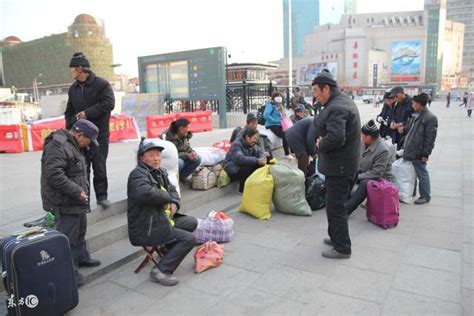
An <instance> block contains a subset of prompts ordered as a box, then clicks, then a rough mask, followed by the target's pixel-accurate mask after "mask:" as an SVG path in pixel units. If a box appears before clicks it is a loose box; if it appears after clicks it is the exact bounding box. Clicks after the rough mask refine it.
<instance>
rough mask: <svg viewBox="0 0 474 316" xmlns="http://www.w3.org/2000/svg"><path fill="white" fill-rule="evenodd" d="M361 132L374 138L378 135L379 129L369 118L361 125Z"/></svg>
mask: <svg viewBox="0 0 474 316" xmlns="http://www.w3.org/2000/svg"><path fill="white" fill-rule="evenodd" d="M362 133H363V134H365V135H370V136H372V137H374V138H377V137H379V129H378V127H377V125H376V124H375V122H374V120H370V121H368V122H367V123H366V124H364V126H362Z"/></svg>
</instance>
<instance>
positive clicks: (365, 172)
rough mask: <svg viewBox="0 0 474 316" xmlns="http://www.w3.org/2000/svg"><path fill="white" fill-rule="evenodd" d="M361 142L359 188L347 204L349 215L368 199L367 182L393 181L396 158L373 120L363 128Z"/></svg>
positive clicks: (357, 179)
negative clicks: (393, 165) (393, 164)
mask: <svg viewBox="0 0 474 316" xmlns="http://www.w3.org/2000/svg"><path fill="white" fill-rule="evenodd" d="M361 140H362V147H361V156H360V163H359V171H358V173H357V178H356V182H357V183H358V184H359V186H358V187H357V190H356V191H354V192H353V193H352V195H351V197H350V198H349V200H348V201H347V202H346V204H345V207H346V211H347V214H349V215H350V214H351V213H352V212H354V211H355V210H356V209H357V207H358V206H359V205H360V204H361V203H362V202H364V200H365V199H366V198H367V182H369V180H378V179H385V180H388V181H393V176H392V163H393V161H394V160H395V156H394V155H393V154H392V153H391V152H390V149H389V148H388V146H387V144H386V143H385V142H384V141H383V140H382V139H381V138H380V136H379V129H378V128H377V125H375V122H374V121H373V120H370V121H369V122H367V124H365V125H364V126H362V135H361Z"/></svg>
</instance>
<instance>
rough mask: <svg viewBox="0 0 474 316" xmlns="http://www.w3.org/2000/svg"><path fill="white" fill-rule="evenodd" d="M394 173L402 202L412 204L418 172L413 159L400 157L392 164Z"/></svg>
mask: <svg viewBox="0 0 474 316" xmlns="http://www.w3.org/2000/svg"><path fill="white" fill-rule="evenodd" d="M392 173H393V176H394V177H395V184H396V185H397V186H398V197H399V199H400V201H401V202H403V203H407V204H410V203H411V202H412V201H413V191H414V190H415V182H416V172H415V167H414V166H413V163H412V162H411V161H407V160H405V159H398V160H397V161H395V162H394V163H393V164H392Z"/></svg>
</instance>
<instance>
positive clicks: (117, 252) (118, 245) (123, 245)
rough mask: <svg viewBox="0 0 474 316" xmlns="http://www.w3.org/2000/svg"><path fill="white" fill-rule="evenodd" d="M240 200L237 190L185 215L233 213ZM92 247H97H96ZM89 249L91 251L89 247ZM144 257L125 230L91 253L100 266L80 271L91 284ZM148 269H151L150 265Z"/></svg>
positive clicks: (202, 215) (201, 216)
mask: <svg viewBox="0 0 474 316" xmlns="http://www.w3.org/2000/svg"><path fill="white" fill-rule="evenodd" d="M240 200H241V195H240V194H238V193H237V190H235V192H233V193H230V194H226V195H224V196H221V197H220V198H218V199H215V200H213V201H211V202H209V203H207V204H203V205H201V206H199V207H194V208H190V209H188V211H187V214H189V215H192V216H195V217H199V218H204V217H205V216H206V215H207V214H208V213H209V212H210V211H211V210H216V211H222V212H229V211H234V210H235V209H237V208H238V205H239V204H240ZM125 215H126V214H125V213H123V214H119V215H117V216H118V217H117V219H114V221H115V220H116V221H117V222H119V218H124V217H123V216H125ZM120 216H122V217H120ZM113 226H114V224H110V228H112V227H113ZM125 229H126V225H125ZM112 231H113V230H112ZM106 234H107V233H106ZM110 234H113V233H110ZM95 238H97V239H100V238H107V237H103V236H102V237H100V236H97V237H94V238H93V239H91V241H93V240H94V239H95ZM94 242H95V241H94ZM94 247H97V245H96V246H94ZM89 249H91V247H90V245H89ZM144 255H145V254H144V252H143V249H142V248H141V247H134V246H132V245H131V244H130V241H129V239H128V235H127V234H126V230H125V237H124V238H123V239H120V240H117V241H115V242H113V243H111V244H109V245H103V247H101V248H98V249H97V250H96V251H91V257H92V258H94V259H98V260H100V261H101V263H102V264H101V265H100V266H98V267H95V268H81V269H80V271H81V273H82V274H83V275H84V276H85V277H86V281H87V282H91V281H92V280H95V279H97V278H99V277H100V276H103V275H104V274H106V273H108V272H110V271H112V270H115V269H117V268H119V267H121V266H123V265H124V264H126V263H128V262H130V261H132V260H134V259H135V258H137V257H142V256H143V257H144ZM149 267H150V268H151V265H150V266H149Z"/></svg>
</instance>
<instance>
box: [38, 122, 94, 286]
mask: <svg viewBox="0 0 474 316" xmlns="http://www.w3.org/2000/svg"><path fill="white" fill-rule="evenodd" d="M98 133H99V130H98V129H97V127H96V126H95V125H94V124H93V123H91V122H90V121H87V120H83V119H81V120H78V121H77V122H76V123H74V125H73V126H72V129H71V130H69V131H68V130H64V129H60V130H57V131H55V132H53V133H51V134H50V135H49V136H48V137H47V138H46V139H45V141H44V149H43V156H42V157H41V199H42V201H43V209H44V210H45V211H48V212H51V213H53V214H54V215H55V220H56V223H55V224H56V229H57V230H58V231H60V232H61V233H63V234H65V235H66V236H67V238H68V239H69V243H70V245H71V254H72V257H73V261H74V265H75V267H76V280H77V284H78V286H81V285H83V284H84V277H83V276H82V274H80V273H79V272H78V271H77V268H78V267H81V266H84V267H95V266H98V265H100V261H98V260H93V259H91V258H90V255H89V252H88V251H87V245H86V240H85V236H86V230H87V218H86V213H87V212H89V211H90V208H89V197H88V192H89V182H88V180H87V168H86V163H85V158H84V154H83V151H82V150H83V149H85V148H87V147H88V146H89V145H90V144H91V143H97V134H98Z"/></svg>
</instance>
